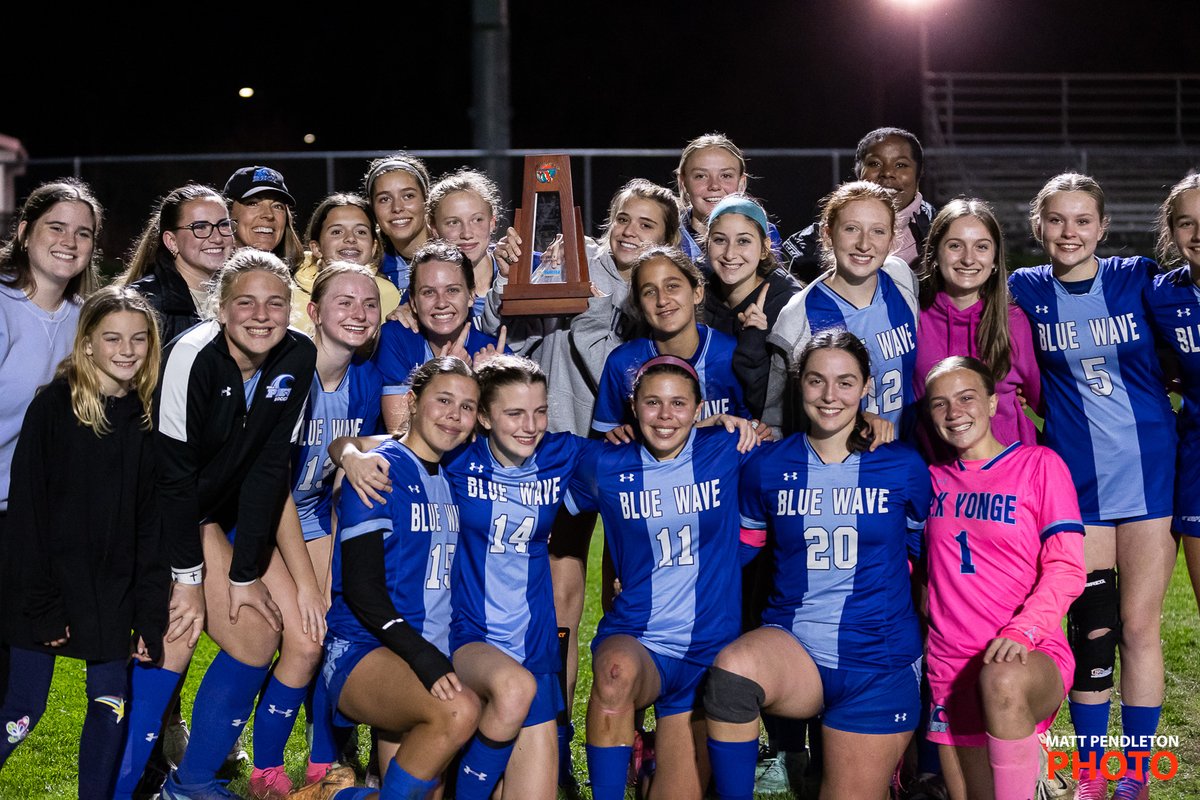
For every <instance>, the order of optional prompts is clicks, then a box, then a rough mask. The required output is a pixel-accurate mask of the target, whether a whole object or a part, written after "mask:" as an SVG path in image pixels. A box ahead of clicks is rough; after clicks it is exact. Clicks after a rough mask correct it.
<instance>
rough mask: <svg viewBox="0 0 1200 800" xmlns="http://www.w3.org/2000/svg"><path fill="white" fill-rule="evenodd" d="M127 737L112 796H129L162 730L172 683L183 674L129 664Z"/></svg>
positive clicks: (172, 690) (171, 691) (173, 692)
mask: <svg viewBox="0 0 1200 800" xmlns="http://www.w3.org/2000/svg"><path fill="white" fill-rule="evenodd" d="M132 673H133V674H132V680H131V681H130V700H131V702H130V703H129V704H127V708H129V709H130V711H129V729H128V738H127V739H126V740H125V755H124V756H123V757H122V759H121V774H120V776H119V777H118V778H117V790H116V793H115V795H114V797H117V798H126V797H131V796H132V795H133V792H134V790H135V789H137V785H138V781H140V780H141V779H142V770H144V769H145V768H146V762H147V761H148V760H149V759H150V752H151V751H152V750H154V740H155V739H157V738H158V736H159V734H160V733H162V723H163V716H165V715H166V713H167V704H168V703H170V702H171V698H172V697H174V696H175V687H176V686H178V685H179V681H180V680H182V679H183V675H182V674H181V673H178V672H172V671H171V670H169V669H162V668H160V667H154V666H149V665H146V664H140V663H136V664H134V665H133V668H132Z"/></svg>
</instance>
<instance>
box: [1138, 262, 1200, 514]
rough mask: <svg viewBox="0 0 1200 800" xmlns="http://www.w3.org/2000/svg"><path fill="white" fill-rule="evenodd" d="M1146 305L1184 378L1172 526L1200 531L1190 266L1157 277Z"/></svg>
mask: <svg viewBox="0 0 1200 800" xmlns="http://www.w3.org/2000/svg"><path fill="white" fill-rule="evenodd" d="M1146 305H1147V306H1148V307H1149V309H1150V314H1151V317H1150V319H1151V322H1153V323H1154V327H1155V329H1156V332H1157V333H1158V335H1159V338H1160V339H1161V340H1162V341H1163V342H1164V343H1166V344H1167V346H1169V347H1170V348H1171V349H1172V350H1174V351H1175V357H1176V359H1177V360H1178V362H1179V377H1180V379H1181V380H1182V382H1183V407H1182V408H1181V409H1180V411H1179V426H1178V429H1179V457H1178V460H1177V461H1176V470H1175V473H1176V474H1175V520H1174V524H1173V525H1172V528H1173V529H1174V530H1176V531H1179V532H1180V533H1186V534H1188V535H1189V536H1200V488H1198V487H1200V290H1198V289H1197V288H1196V285H1195V284H1194V283H1193V282H1192V273H1191V270H1190V269H1189V268H1188V267H1180V268H1179V269H1176V270H1172V271H1171V272H1168V273H1167V274H1165V275H1159V276H1157V277H1155V279H1154V283H1153V284H1152V285H1151V286H1150V287H1148V289H1147V291H1146Z"/></svg>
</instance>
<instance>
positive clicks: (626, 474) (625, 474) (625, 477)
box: [621, 472, 633, 483]
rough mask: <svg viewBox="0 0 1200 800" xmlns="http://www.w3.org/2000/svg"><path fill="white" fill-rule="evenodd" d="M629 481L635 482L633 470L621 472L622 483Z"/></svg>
mask: <svg viewBox="0 0 1200 800" xmlns="http://www.w3.org/2000/svg"><path fill="white" fill-rule="evenodd" d="M627 481H628V482H629V483H633V473H632V472H622V473H621V483H625V482H627Z"/></svg>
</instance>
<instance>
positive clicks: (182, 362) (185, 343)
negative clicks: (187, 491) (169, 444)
mask: <svg viewBox="0 0 1200 800" xmlns="http://www.w3.org/2000/svg"><path fill="white" fill-rule="evenodd" d="M220 335H221V325H220V323H218V322H217V321H216V320H211V321H209V322H207V323H204V324H201V325H197V326H196V327H194V328H192V329H191V330H190V331H187V332H186V333H184V334H183V335H182V336H180V337H179V340H178V341H176V342H175V346H174V347H172V348H171V354H170V355H169V356H168V357H167V365H166V368H165V369H164V370H163V377H162V382H163V386H162V399H161V400H160V401H159V406H158V430H159V432H160V433H162V434H164V435H166V436H169V437H171V438H172V439H175V440H177V441H180V442H186V441H187V438H188V434H187V406H188V383H189V381H190V380H191V374H192V366H193V365H194V364H195V363H196V359H197V358H198V357H199V356H200V351H201V350H203V349H204V348H205V346H206V345H207V344H208V343H209V342H211V341H212V340H213V339H214V338H216V337H217V336H220Z"/></svg>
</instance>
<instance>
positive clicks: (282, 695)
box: [254, 675, 308, 769]
mask: <svg viewBox="0 0 1200 800" xmlns="http://www.w3.org/2000/svg"><path fill="white" fill-rule="evenodd" d="M307 692H308V687H307V686H298V687H293V686H288V685H287V684H284V683H282V682H281V681H280V680H279V679H278V678H276V677H275V676H274V675H272V676H271V679H270V680H269V681H267V688H266V689H264V690H263V693H262V697H260V698H259V699H258V708H256V709H255V710H254V766H255V768H256V769H266V768H267V767H278V766H280V765H282V764H283V748H284V747H285V746H286V745H287V740H288V737H289V736H291V735H292V727H293V726H294V725H295V723H296V717H297V716H299V715H300V706H301V705H303V704H304V695H305V694H306V693H307Z"/></svg>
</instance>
